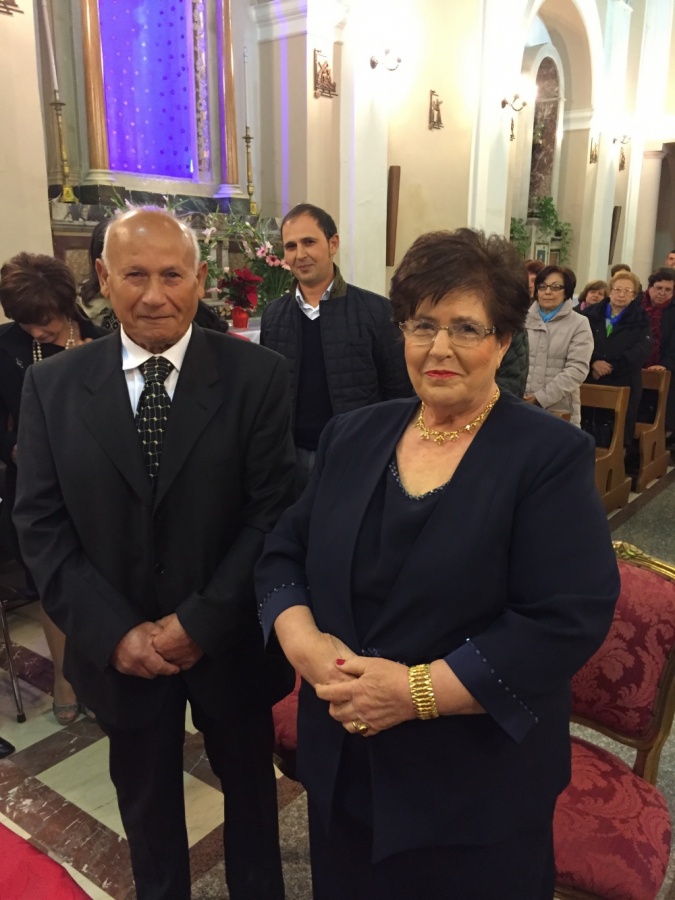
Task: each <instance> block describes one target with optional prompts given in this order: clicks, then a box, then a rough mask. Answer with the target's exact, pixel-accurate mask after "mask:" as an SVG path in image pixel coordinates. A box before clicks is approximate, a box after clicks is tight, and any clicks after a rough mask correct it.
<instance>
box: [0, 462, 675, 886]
mask: <svg viewBox="0 0 675 900" xmlns="http://www.w3.org/2000/svg"><path fill="white" fill-rule="evenodd" d="M610 525H611V527H612V531H613V536H614V537H615V538H621V539H624V540H629V541H631V542H632V543H635V544H637V545H638V546H639V547H641V548H642V549H643V550H646V551H647V552H650V553H652V554H653V555H656V556H660V557H661V558H663V559H666V560H668V561H669V562H672V563H675V527H674V526H675V471H671V472H670V474H669V475H667V476H666V477H665V478H664V479H662V480H661V482H660V483H658V484H657V485H656V486H655V487H652V488H650V490H649V491H648V492H647V494H646V495H642V496H641V497H640V498H636V497H633V498H632V502H631V503H630V504H629V506H628V507H626V508H625V509H624V510H622V511H620V512H619V513H617V514H615V515H614V516H613V517H612V519H611V522H610ZM7 577H8V576H7V575H5V581H7ZM2 578H3V576H2V574H1V573H0V579H2ZM10 628H11V633H12V641H13V643H14V644H15V648H14V649H15V659H16V663H17V666H18V669H19V672H20V677H21V688H22V694H23V700H24V704H25V707H26V714H27V721H26V722H25V723H23V724H19V723H17V722H16V720H15V709H14V704H13V699H12V694H11V688H10V681H9V676H8V673H7V670H6V669H7V667H6V657H5V648H4V647H2V646H0V734H1V735H2V736H3V737H5V738H7V739H8V740H10V741H11V742H12V743H13V744H14V745H15V746H16V748H17V752H16V753H15V754H13V755H12V756H10V757H7V758H6V759H4V760H0V822H2V823H4V824H6V825H8V826H9V827H11V828H13V829H14V830H15V831H17V832H18V833H19V834H21V835H23V836H24V837H26V838H28V839H30V840H31V841H32V842H33V843H35V844H36V845H37V846H39V847H40V848H41V849H43V850H45V851H47V852H48V853H49V854H50V855H51V856H53V857H54V858H55V859H58V860H59V861H60V862H62V863H63V864H64V865H66V867H67V868H68V870H69V871H70V872H71V874H72V875H73V877H74V878H75V879H76V880H77V881H78V882H79V884H80V885H81V886H82V887H83V888H84V890H85V891H86V893H87V894H88V895H89V896H90V897H92V898H107V897H111V898H116V900H125V898H132V897H133V896H134V894H133V886H132V880H131V874H130V869H129V857H128V850H127V844H126V840H125V838H124V834H123V830H122V827H121V823H120V818H119V813H118V811H117V805H116V802H115V798H114V792H113V789H112V785H111V783H110V780H109V778H108V775H107V761H106V756H107V748H106V739H105V737H104V736H103V735H102V733H101V732H100V730H99V729H98V727H97V726H96V725H95V724H94V723H92V722H90V721H89V720H87V719H86V718H83V717H81V718H80V719H78V721H77V722H75V723H74V724H73V725H71V726H69V727H66V728H63V727H60V726H59V725H58V724H57V722H56V720H55V719H54V717H53V715H52V713H51V697H50V696H49V689H50V681H51V662H50V660H49V658H48V652H47V647H46V644H45V641H44V637H43V636H42V631H41V628H40V625H39V621H38V617H37V608H36V605H35V604H32V605H28V606H23V607H21V608H19V609H16V610H15V611H13V612H12V613H10ZM674 740H675V739H674V738H672V737H671V739H670V740H669V742H668V744H667V747H666V752H665V754H664V760H663V763H662V773H663V778H662V779H661V781H663V784H660V786H661V787H662V790H664V792H665V793H667V794H668V798H669V803H670V805H671V814H672V815H673V818H674V819H675V788H674V787H672V786H671V785H672V784H675V778H671V777H670V776H671V774H672V773H674V772H675V748H674V747H673V742H674ZM184 770H185V788H186V797H187V816H188V822H189V834H190V845H191V861H192V875H193V897H194V898H196V900H197V898H199V900H207V898H223V897H227V893H226V890H225V887H224V882H223V874H222V862H221V857H222V837H221V826H222V821H223V805H222V796H221V794H220V791H219V790H218V785H217V782H216V780H215V778H214V776H213V774H212V773H211V771H210V769H209V767H208V763H207V762H206V761H205V759H204V757H203V752H202V743H201V737H200V736H199V734H198V733H196V732H195V730H194V728H193V727H192V725H191V723H190V721H189V720H188V721H187V722H186V740H185V760H184ZM277 784H278V790H279V809H280V824H281V834H282V853H283V858H284V868H285V877H286V882H287V897H288V900H310V896H311V890H310V887H309V873H308V866H307V839H306V819H305V808H304V795H303V794H302V791H301V789H300V787H299V786H298V785H297V784H295V783H294V782H292V781H290V780H289V779H287V778H284V777H283V776H281V775H279V778H278V782H277ZM671 868H675V867H671ZM674 875H675V872H674V873H670V874H669V876H668V880H667V883H666V885H665V886H664V890H663V891H662V893H661V895H660V896H661V897H663V898H665V897H666V896H668V891H669V890H670V886H671V884H672V882H673V876H674ZM3 900H21V898H11V897H8V898H3ZM30 900H49V898H47V897H45V898H39V897H31V898H30Z"/></svg>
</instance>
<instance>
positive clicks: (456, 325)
mask: <svg viewBox="0 0 675 900" xmlns="http://www.w3.org/2000/svg"><path fill="white" fill-rule="evenodd" d="M409 322H417V323H423V324H425V325H429V326H430V327H431V328H433V329H435V333H434V336H433V337H432V338H431V340H430V341H425V340H420V337H419V335H417V337H416V338H415V336H414V335H412V334H411V333H410V332H409V331H408V329H407V328H406V325H407V324H408V323H409ZM462 325H475V326H476V327H479V328H482V329H483V336H482V337H479V338H478V340H476V341H468V342H467V343H465V344H464V345H463V346H465V347H471V346H478V344H482V343H483V341H484V340H485V339H486V338H487V337H489V336H490V335H491V334H494V335H495V336H496V335H497V326H496V325H491V326H490V327H488V326H487V325H483V323H482V322H474V321H473V320H465V321H464V322H451V323H450V324H449V325H437V324H436V322H429V321H427V320H425V319H406V320H405V322H399V323H398V327H399V328H400V330H401V331H402V332H403V335H404V336H405V337H408V338H411V339H412V340H417V341H418V343H419V344H420V345H422V344H426V345H427V346H429V347H432V346H433V344H434V342H435V340H436V338H437V337H438V335H439V332H441V331H445V332H446V333H447V335H448V340H449V341H450V343H451V344H452V345H453V346H455V340H454V338H455V334H454V333H453V332H452V331H451V329H457V328H461V327H462ZM459 346H462V344H461V342H460V344H459Z"/></svg>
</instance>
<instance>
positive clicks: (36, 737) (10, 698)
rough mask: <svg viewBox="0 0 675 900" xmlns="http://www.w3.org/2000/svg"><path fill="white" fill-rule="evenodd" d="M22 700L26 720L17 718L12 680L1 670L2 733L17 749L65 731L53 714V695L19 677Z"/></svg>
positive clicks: (0, 727) (0, 717) (0, 718)
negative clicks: (21, 720) (22, 720)
mask: <svg viewBox="0 0 675 900" xmlns="http://www.w3.org/2000/svg"><path fill="white" fill-rule="evenodd" d="M19 682H20V689H21V699H22V701H23V707H24V711H25V713H26V721H25V722H17V721H16V706H15V705H14V694H13V693H12V687H11V681H10V678H9V675H8V673H7V672H5V670H4V669H0V734H1V735H2V736H3V737H4V738H5V739H6V740H8V741H10V742H11V743H12V744H14V746H15V747H16V748H17V750H22V749H23V748H24V747H29V746H31V744H35V743H37V742H38V741H41V740H44V738H47V737H49V736H50V735H52V734H56V733H57V732H58V731H60V730H61V727H62V726H61V725H59V723H58V722H57V721H56V719H55V718H54V716H53V714H52V698H51V697H50V696H49V695H48V694H45V693H43V692H42V691H40V690H38V689H37V688H34V687H33V686H32V685H30V684H28V683H27V682H25V681H24V680H23V679H19Z"/></svg>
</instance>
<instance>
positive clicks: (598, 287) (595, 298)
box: [577, 280, 609, 312]
mask: <svg viewBox="0 0 675 900" xmlns="http://www.w3.org/2000/svg"><path fill="white" fill-rule="evenodd" d="M608 297H609V288H608V287H607V282H606V281H600V280H598V281H589V282H588V284H587V285H586V286H585V287H584V289H583V291H582V292H581V293H580V294H579V304H578V306H577V311H578V312H582V311H583V310H584V309H587V308H588V307H589V306H595V304H596V303H600V301H601V300H606V299H607V298H608Z"/></svg>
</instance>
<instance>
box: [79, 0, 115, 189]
mask: <svg viewBox="0 0 675 900" xmlns="http://www.w3.org/2000/svg"><path fill="white" fill-rule="evenodd" d="M80 11H81V17H82V58H83V62H84V76H85V79H84V80H85V96H86V101H87V144H88V149H89V172H88V174H87V177H86V178H85V180H84V183H85V184H111V183H113V182H114V181H115V179H114V177H113V174H112V172H111V171H110V157H109V155H108V123H107V118H106V109H105V96H104V93H103V52H102V48H101V32H100V28H99V18H98V0H82V3H81V5H80Z"/></svg>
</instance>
